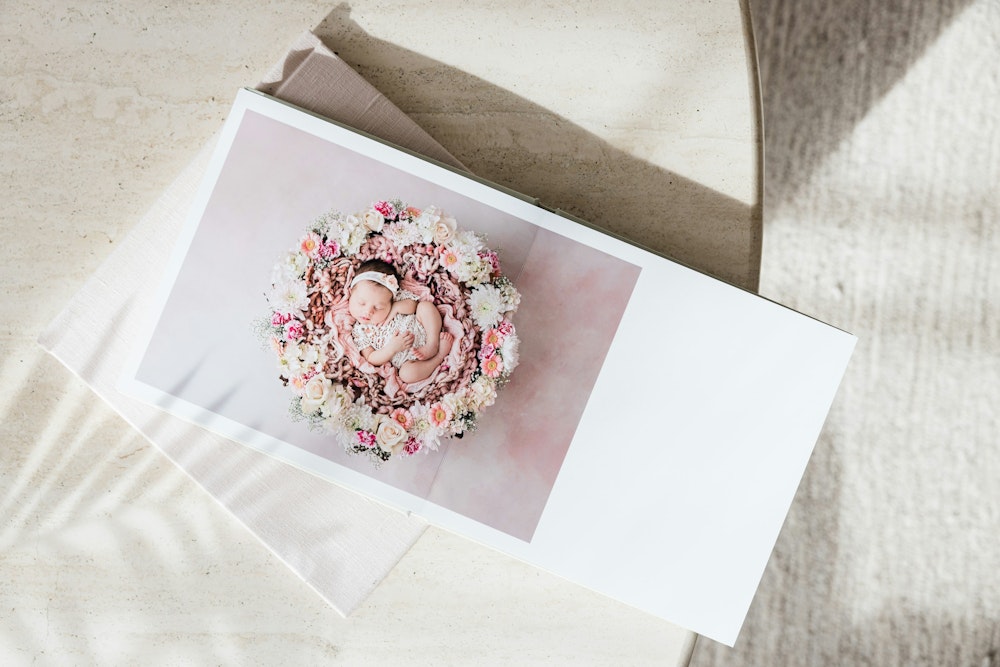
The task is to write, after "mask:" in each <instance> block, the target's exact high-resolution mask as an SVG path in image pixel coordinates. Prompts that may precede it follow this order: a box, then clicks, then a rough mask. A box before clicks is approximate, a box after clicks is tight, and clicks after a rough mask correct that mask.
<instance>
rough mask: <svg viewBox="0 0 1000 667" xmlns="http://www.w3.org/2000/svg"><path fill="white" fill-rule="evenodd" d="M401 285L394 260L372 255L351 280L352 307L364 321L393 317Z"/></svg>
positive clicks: (355, 313)
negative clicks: (390, 315)
mask: <svg viewBox="0 0 1000 667" xmlns="http://www.w3.org/2000/svg"><path fill="white" fill-rule="evenodd" d="M398 289H399V274H397V273H396V269H395V268H393V266H392V264H389V263H388V262H383V261H382V260H379V259H372V260H369V261H367V262H364V263H363V264H361V266H359V267H358V270H357V272H356V273H355V274H354V280H352V281H351V286H350V290H351V295H350V298H349V299H348V302H347V305H348V311H349V312H350V313H351V317H353V318H354V319H356V320H357V321H358V322H361V323H363V324H382V323H383V322H385V320H386V318H387V317H389V311H390V310H391V309H392V299H393V297H394V296H396V291H397V290H398Z"/></svg>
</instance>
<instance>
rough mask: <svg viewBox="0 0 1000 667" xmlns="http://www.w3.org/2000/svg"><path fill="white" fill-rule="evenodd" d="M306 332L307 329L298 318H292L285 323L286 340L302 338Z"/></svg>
mask: <svg viewBox="0 0 1000 667" xmlns="http://www.w3.org/2000/svg"><path fill="white" fill-rule="evenodd" d="M304 334H305V329H303V328H302V322H299V321H298V320H290V321H289V322H287V323H285V339H286V340H298V339H300V338H302V336H303V335H304Z"/></svg>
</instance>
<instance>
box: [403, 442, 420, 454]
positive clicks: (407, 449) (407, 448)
mask: <svg viewBox="0 0 1000 667" xmlns="http://www.w3.org/2000/svg"><path fill="white" fill-rule="evenodd" d="M419 451H420V443H419V442H417V440H416V439H414V438H410V439H409V440H407V441H406V445H404V446H403V453H404V454H406V455H407V456H413V455H414V454H416V453H417V452H419Z"/></svg>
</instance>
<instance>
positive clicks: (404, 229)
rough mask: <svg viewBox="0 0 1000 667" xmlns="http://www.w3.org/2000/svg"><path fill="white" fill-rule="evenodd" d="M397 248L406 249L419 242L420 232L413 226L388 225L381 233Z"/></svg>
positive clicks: (402, 224)
mask: <svg viewBox="0 0 1000 667" xmlns="http://www.w3.org/2000/svg"><path fill="white" fill-rule="evenodd" d="M382 235H383V236H385V237H386V238H388V239H389V240H390V241H392V243H393V244H394V245H395V246H396V247H397V248H407V247H409V246H411V245H413V244H414V243H418V242H419V241H420V238H421V237H420V230H418V229H416V228H415V227H414V226H413V225H410V224H404V223H398V222H397V223H393V224H391V225H388V226H387V227H386V228H385V229H384V230H383V232H382Z"/></svg>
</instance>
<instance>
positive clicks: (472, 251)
mask: <svg viewBox="0 0 1000 667" xmlns="http://www.w3.org/2000/svg"><path fill="white" fill-rule="evenodd" d="M448 245H450V246H453V247H454V248H456V249H458V250H459V251H460V252H461V254H462V255H467V256H475V255H477V254H478V253H479V251H480V250H482V249H483V237H482V236H480V235H479V234H476V233H475V232H474V231H472V230H469V229H463V230H460V231H458V232H456V233H455V235H454V236H453V237H452V239H451V241H449V242H448Z"/></svg>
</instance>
